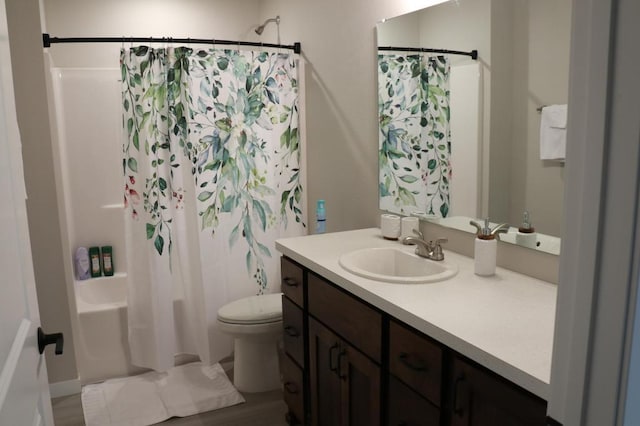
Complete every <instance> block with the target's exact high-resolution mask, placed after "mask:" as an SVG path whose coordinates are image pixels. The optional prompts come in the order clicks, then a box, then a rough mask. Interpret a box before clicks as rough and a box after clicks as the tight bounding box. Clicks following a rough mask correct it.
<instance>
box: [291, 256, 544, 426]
mask: <svg viewBox="0 0 640 426" xmlns="http://www.w3.org/2000/svg"><path fill="white" fill-rule="evenodd" d="M282 291H283V324H284V329H283V341H284V352H285V356H284V357H283V358H285V362H283V369H282V374H283V383H284V385H283V391H284V398H285V402H286V403H287V406H288V407H289V413H288V414H287V419H288V421H289V424H291V425H294V424H305V425H312V426H338V425H345V426H346V425H351V426H363V425H366V426H378V425H389V426H447V425H450V426H484V425H492V426H494V425H509V426H520V425H522V426H534V425H538V426H543V425H545V424H546V423H545V419H546V402H545V401H544V400H542V399H540V398H538V397H536V396H535V395H533V394H530V393H529V392H527V391H525V390H524V389H521V388H520V387H518V386H516V385H515V384H513V383H511V382H509V381H507V380H505V379H503V378H501V377H500V376H498V375H496V374H495V373H493V372H491V371H489V370H487V369H486V368H484V367H482V366H480V365H478V364H476V363H474V362H472V361H470V360H468V359H466V358H465V357H464V356H463V355H461V354H458V353H457V352H455V351H453V350H452V349H450V348H448V347H446V346H445V345H442V344H441V343H439V342H437V341H435V340H434V339H432V338H430V337H429V336H426V335H424V334H423V333H421V332H420V331H418V330H415V329H413V328H411V327H410V326H408V325H406V324H404V323H403V322H401V321H399V320H397V319H396V318H393V317H392V316H391V315H389V314H387V313H385V312H382V311H380V310H379V309H377V308H376V307H374V306H371V305H369V304H368V303H366V302H365V301H363V300H361V299H359V298H357V297H355V296H354V295H352V294H350V293H348V292H346V291H345V290H343V289H341V288H339V287H338V286H336V285H334V284H332V283H331V282H329V281H327V280H326V279H324V278H323V277H321V276H319V275H317V274H315V273H314V272H312V271H310V270H307V269H306V268H304V267H302V266H301V265H299V264H297V263H295V262H293V261H292V260H290V259H288V258H286V257H283V258H282Z"/></svg>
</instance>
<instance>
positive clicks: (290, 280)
mask: <svg viewBox="0 0 640 426" xmlns="http://www.w3.org/2000/svg"><path fill="white" fill-rule="evenodd" d="M282 282H283V283H284V284H285V285H288V286H289V287H298V281H296V280H294V279H293V278H289V277H285V278H283V279H282Z"/></svg>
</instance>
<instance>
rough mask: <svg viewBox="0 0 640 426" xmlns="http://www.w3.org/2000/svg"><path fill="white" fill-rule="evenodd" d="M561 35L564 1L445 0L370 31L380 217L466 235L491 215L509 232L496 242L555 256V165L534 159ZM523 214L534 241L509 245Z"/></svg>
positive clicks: (554, 97)
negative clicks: (409, 219) (374, 50)
mask: <svg viewBox="0 0 640 426" xmlns="http://www.w3.org/2000/svg"><path fill="white" fill-rule="evenodd" d="M570 30H571V0H451V1H448V2H445V3H441V4H438V5H436V6H431V7H428V8H426V9H422V10H418V11H415V12H412V13H409V14H406V15H401V16H398V17H394V18H391V19H385V20H384V21H382V22H381V23H379V24H378V25H377V42H378V48H379V50H378V64H377V74H378V100H379V105H378V106H379V114H380V115H379V118H380V120H379V124H380V132H379V137H380V140H379V169H380V179H379V188H380V192H379V196H380V197H379V198H380V209H381V210H386V211H391V212H394V213H400V214H403V215H416V216H420V217H423V218H426V219H428V220H433V221H435V222H438V223H439V224H441V225H444V226H450V227H453V228H457V229H462V230H465V231H469V232H475V228H473V227H472V226H470V225H469V220H471V219H476V220H477V219H479V218H485V217H489V218H490V220H491V222H492V223H505V222H506V223H509V224H510V225H511V229H510V232H509V234H506V235H503V236H502V238H501V239H502V240H503V241H509V242H514V243H519V244H521V245H524V246H526V247H530V248H537V249H539V250H543V251H547V252H549V253H554V254H558V253H559V247H560V228H561V223H560V222H561V217H562V201H563V189H564V162H563V161H558V160H553V161H551V160H546V159H541V154H540V133H541V132H540V124H541V117H542V114H541V109H542V108H543V107H546V106H551V105H566V103H567V97H568V83H569V81H568V80H569V49H570V46H569V42H570ZM390 46H391V47H393V48H394V49H393V50H382V49H381V48H385V47H390ZM407 48H431V49H446V50H455V51H464V52H468V51H471V50H477V51H478V59H477V60H473V59H471V58H470V57H469V56H464V55H454V54H446V55H440V54H439V53H420V52H415V51H408V50H409V49H407ZM432 87H435V89H432ZM424 93H427V95H424ZM423 95H424V96H425V99H424V100H421V99H420V97H421V96H423ZM436 106H437V108H436V111H431V109H433V108H434V107H436ZM423 117H424V119H423ZM429 120H433V122H434V124H431V123H430V122H429ZM565 131H566V130H565ZM430 151H433V152H430ZM447 165H448V167H447ZM434 200H435V202H434ZM525 212H528V215H529V217H530V223H531V227H532V228H534V229H535V234H536V238H534V239H531V238H520V237H519V238H516V237H518V228H521V227H523V217H524V213H525Z"/></svg>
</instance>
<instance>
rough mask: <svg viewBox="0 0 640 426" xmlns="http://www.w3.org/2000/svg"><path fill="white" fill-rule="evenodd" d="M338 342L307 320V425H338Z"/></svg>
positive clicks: (339, 409) (330, 334) (339, 419)
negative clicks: (309, 414) (308, 374)
mask: <svg viewBox="0 0 640 426" xmlns="http://www.w3.org/2000/svg"><path fill="white" fill-rule="evenodd" d="M339 355H340V339H339V338H338V337H337V336H336V335H335V334H333V333H332V332H331V331H329V330H328V329H327V328H325V327H324V326H322V325H321V324H320V323H319V322H317V321H316V320H314V319H313V318H309V367H310V368H309V370H310V371H309V372H310V377H309V379H310V394H311V424H312V425H313V426H338V425H340V424H342V390H341V385H342V381H341V379H340V377H339V376H338V357H339Z"/></svg>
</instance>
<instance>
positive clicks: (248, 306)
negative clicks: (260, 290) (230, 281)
mask: <svg viewBox="0 0 640 426" xmlns="http://www.w3.org/2000/svg"><path fill="white" fill-rule="evenodd" d="M218 321H219V322H222V323H225V324H237V325H260V324H273V323H279V322H282V293H273V294H265V295H262V296H250V297H245V298H243V299H240V300H236V301H234V302H231V303H228V304H226V305H224V306H223V307H221V308H220V309H219V310H218Z"/></svg>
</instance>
